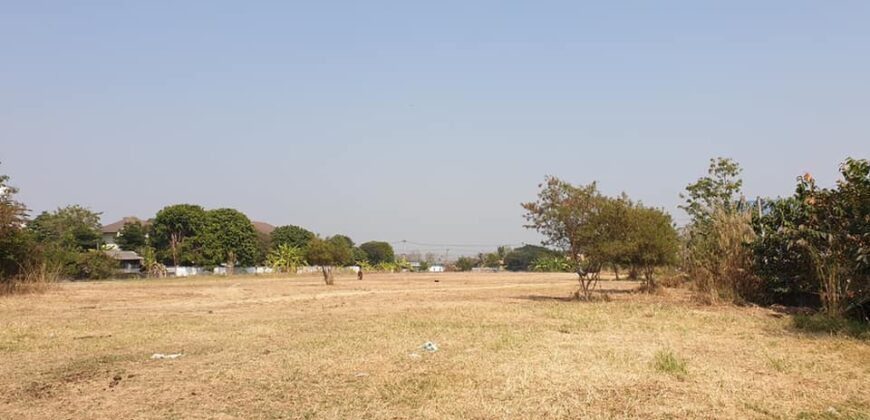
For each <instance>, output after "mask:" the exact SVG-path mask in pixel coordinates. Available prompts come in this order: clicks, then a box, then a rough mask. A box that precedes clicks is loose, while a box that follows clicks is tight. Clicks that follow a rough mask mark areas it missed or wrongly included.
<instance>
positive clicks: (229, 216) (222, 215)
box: [200, 209, 259, 267]
mask: <svg viewBox="0 0 870 420" xmlns="http://www.w3.org/2000/svg"><path fill="white" fill-rule="evenodd" d="M200 243H201V245H202V254H203V257H204V262H205V263H206V264H209V265H220V264H223V263H226V264H227V266H228V267H233V266H235V265H240V266H248V265H253V264H254V263H255V262H256V261H257V257H258V254H259V248H258V245H257V231H256V230H255V229H254V225H252V224H251V220H250V219H248V217H247V216H245V215H244V214H243V213H242V212H240V211H238V210H234V209H215V210H209V211H207V212H206V213H205V223H204V226H203V231H202V235H201V239H200Z"/></svg>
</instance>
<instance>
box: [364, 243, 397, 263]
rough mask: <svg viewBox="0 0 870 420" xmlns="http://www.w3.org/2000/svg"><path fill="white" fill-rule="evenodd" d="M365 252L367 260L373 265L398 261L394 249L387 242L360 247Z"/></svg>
mask: <svg viewBox="0 0 870 420" xmlns="http://www.w3.org/2000/svg"><path fill="white" fill-rule="evenodd" d="M359 247H360V249H362V250H363V251H365V253H366V260H367V261H368V262H369V263H370V264H373V265H377V264H380V263H384V262H387V263H391V262H394V261H396V255H395V253H394V252H393V247H392V245H390V244H389V243H387V242H381V241H370V242H366V243H364V244H362V245H360V246H359Z"/></svg>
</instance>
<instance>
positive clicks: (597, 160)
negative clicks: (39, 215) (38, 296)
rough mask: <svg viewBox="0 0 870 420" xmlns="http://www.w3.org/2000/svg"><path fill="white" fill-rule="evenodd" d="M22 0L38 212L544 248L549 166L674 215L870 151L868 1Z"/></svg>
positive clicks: (20, 107)
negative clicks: (246, 223)
mask: <svg viewBox="0 0 870 420" xmlns="http://www.w3.org/2000/svg"><path fill="white" fill-rule="evenodd" d="M583 3H584V2H579V1H565V2H547V1H526V2H507V1H430V2H409V1H395V2H376V1H371V2H369V1H354V2H329V1H317V2H304V3H303V2H289V1H288V2H277V1H276V2H241V1H237V2H222V1H202V2H193V1H190V2H178V1H166V2H164V1H136V2H132V1H130V2H125V1H105V2H97V1H75V2H73V1H58V2H43V1H17V2H13V1H5V2H3V5H2V7H0V161H2V163H3V164H2V166H0V173H7V174H9V175H11V176H12V177H13V184H15V185H17V186H18V187H20V188H21V189H22V193H21V196H20V197H21V198H22V199H23V200H24V201H25V202H26V203H27V204H28V205H29V206H30V207H31V208H32V209H34V210H35V211H41V210H45V209H52V208H55V207H57V206H61V205H66V204H70V203H80V204H83V205H86V206H89V207H91V208H93V209H94V210H98V211H102V212H104V220H107V221H112V220H115V219H118V218H119V217H121V216H125V215H137V216H140V217H150V216H152V215H153V214H154V213H155V212H156V211H157V210H158V209H160V208H161V207H163V206H164V205H167V204H172V203H179V202H190V203H198V204H202V205H203V206H205V207H207V208H215V207H235V208H238V209H240V210H242V211H244V212H245V213H247V214H248V215H249V216H250V217H251V218H252V219H255V220H262V221H267V222H271V223H273V224H276V225H277V224H288V223H292V224H298V225H302V226H305V227H308V228H310V229H312V230H315V231H317V232H320V233H322V234H325V235H329V234H334V233H346V234H348V235H350V236H352V237H353V238H354V239H356V240H358V241H362V240H369V239H385V240H398V239H408V240H413V241H419V242H431V243H460V244H462V243H472V244H478V243H479V244H497V243H519V242H523V241H528V242H535V241H537V236H536V235H535V234H534V233H532V232H528V231H526V230H524V229H523V228H522V223H523V221H522V217H521V214H522V211H521V208H520V206H519V203H520V202H521V201H526V200H529V199H532V198H533V197H534V194H535V191H536V185H537V184H538V183H539V182H540V181H541V180H542V178H543V176H544V175H545V174H552V175H557V176H560V177H563V178H565V179H567V180H570V181H572V182H577V183H586V182H590V181H593V180H598V181H599V182H600V185H601V188H602V189H603V190H604V191H605V192H607V193H613V194H615V193H618V192H620V191H626V192H627V193H628V194H629V195H631V196H632V197H634V198H637V199H641V200H643V201H644V202H645V203H647V204H649V205H655V206H662V207H665V208H666V209H668V210H670V211H671V212H672V213H673V214H674V216H675V219H676V220H677V221H680V222H682V221H684V220H685V216H684V215H683V214H682V212H680V211H679V210H677V209H676V206H677V204H679V198H678V194H679V192H680V191H681V190H682V189H683V188H684V187H685V185H686V184H688V183H689V182H691V181H692V180H694V179H696V178H697V177H699V176H701V175H703V173H704V171H705V169H706V166H707V161H708V159H709V158H710V157H713V156H720V155H722V156H730V157H733V158H735V159H737V160H738V161H739V162H740V163H741V164H742V165H743V166H744V168H745V174H744V175H745V176H744V178H745V183H746V193H747V195H750V196H756V195H763V196H770V195H773V196H775V195H784V194H789V193H790V192H791V191H792V188H793V185H794V178H795V177H796V176H798V175H799V174H801V173H803V172H804V171H810V172H812V173H814V174H815V175H816V176H817V178H819V179H820V181H821V182H822V183H825V184H829V183H832V182H833V180H834V179H835V177H836V168H837V165H838V163H839V162H840V161H842V160H843V159H844V158H845V157H846V156H849V155H851V156H855V157H868V155H870V153H868V152H870V23H868V22H870V2H867V1H836V2H830V1H814V2H806V1H763V2H760V1H746V2H738V1H721V2H698V1H685V2H658V1H657V2H651V1H646V2H640V1H638V2H609V1H608V2H599V3H601V4H599V5H592V4H588V3H587V4H583Z"/></svg>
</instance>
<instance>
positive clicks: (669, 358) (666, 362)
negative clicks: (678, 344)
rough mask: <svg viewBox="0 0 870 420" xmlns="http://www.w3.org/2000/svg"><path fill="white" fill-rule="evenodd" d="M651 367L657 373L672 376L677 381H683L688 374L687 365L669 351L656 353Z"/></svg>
mask: <svg viewBox="0 0 870 420" xmlns="http://www.w3.org/2000/svg"><path fill="white" fill-rule="evenodd" d="M653 367H654V368H655V370H657V371H659V372H662V373H667V374H669V375H673V376H674V377H677V378H679V379H683V378H685V377H686V376H687V375H688V374H689V369H688V363H687V362H686V361H685V360H683V359H682V358H680V357H678V356H677V355H676V354H674V352H673V351H671V350H659V351H657V352H656V354H655V356H654V359H653Z"/></svg>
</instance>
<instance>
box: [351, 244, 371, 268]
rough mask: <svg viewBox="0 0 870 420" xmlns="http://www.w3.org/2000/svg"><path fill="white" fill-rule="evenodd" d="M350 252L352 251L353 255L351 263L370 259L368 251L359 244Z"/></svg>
mask: <svg viewBox="0 0 870 420" xmlns="http://www.w3.org/2000/svg"><path fill="white" fill-rule="evenodd" d="M350 253H351V256H350V263H349V264H356V263H358V262H360V261H368V259H369V256H368V254H366V252H365V251H364V250H363V249H362V248H360V247H358V246H355V247H353V248H351V252H350Z"/></svg>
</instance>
